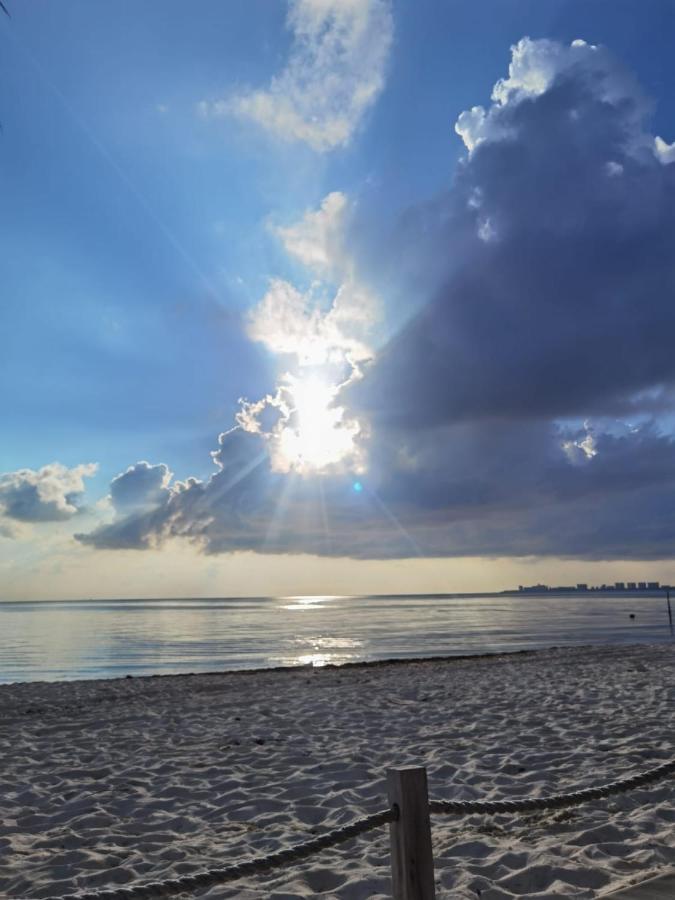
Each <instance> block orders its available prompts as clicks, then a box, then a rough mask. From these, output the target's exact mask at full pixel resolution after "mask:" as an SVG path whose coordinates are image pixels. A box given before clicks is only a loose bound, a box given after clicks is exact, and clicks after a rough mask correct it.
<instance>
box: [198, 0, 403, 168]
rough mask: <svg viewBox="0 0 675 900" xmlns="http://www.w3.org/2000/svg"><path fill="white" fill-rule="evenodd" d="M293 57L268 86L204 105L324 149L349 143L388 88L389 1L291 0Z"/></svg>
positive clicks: (289, 21)
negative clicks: (386, 71)
mask: <svg viewBox="0 0 675 900" xmlns="http://www.w3.org/2000/svg"><path fill="white" fill-rule="evenodd" d="M287 25H288V28H289V30H290V31H291V33H292V35H293V43H292V47H291V50H290V55H289V58H288V60H287V62H286V65H285V67H284V68H283V69H282V71H281V72H280V73H279V74H278V75H275V76H274V77H273V78H272V80H271V82H270V85H269V87H268V88H266V89H259V90H248V91H245V92H243V93H241V94H239V95H238V96H235V97H232V98H229V99H226V100H220V101H217V102H215V103H207V102H202V103H201V104H200V105H199V109H200V112H201V113H202V114H203V115H212V116H219V115H232V114H234V115H237V116H239V117H240V118H243V119H248V120H250V121H253V122H255V123H256V124H257V125H259V126H261V127H262V128H264V129H266V130H267V131H269V132H271V133H273V134H275V135H276V136H277V137H279V138H281V139H282V140H285V141H300V142H303V143H305V144H308V145H309V146H310V147H312V149H314V150H316V151H317V152H326V151H329V150H333V149H335V148H336V147H340V146H344V145H346V144H348V143H349V141H350V140H351V138H352V136H353V135H354V132H355V131H356V129H357V128H358V126H359V123H360V122H361V120H362V119H363V116H364V115H365V113H366V112H367V111H368V110H369V109H370V107H371V106H372V105H373V104H374V103H375V100H376V99H377V97H378V96H379V94H380V93H381V91H382V88H383V87H384V76H385V69H386V64H387V59H388V57H389V50H390V47H391V42H392V33H393V24H392V15H391V7H390V3H389V0H290V8H289V12H288V19H287Z"/></svg>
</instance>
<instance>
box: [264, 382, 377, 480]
mask: <svg viewBox="0 0 675 900" xmlns="http://www.w3.org/2000/svg"><path fill="white" fill-rule="evenodd" d="M339 388H340V385H334V384H330V383H329V382H327V381H325V380H323V379H322V378H321V377H319V376H318V375H315V374H311V375H305V376H297V375H288V376H287V378H286V384H285V394H286V402H285V405H286V407H287V415H286V416H285V418H284V419H282V421H281V422H280V423H279V426H278V429H277V442H276V443H277V454H276V457H277V460H276V461H277V467H278V468H280V469H281V470H283V471H291V470H293V471H296V472H299V473H303V474H308V473H312V472H321V471H323V470H326V469H328V468H331V467H335V466H337V465H339V464H341V463H342V464H346V463H347V462H350V463H352V467H355V465H356V459H357V457H358V447H357V444H356V438H357V436H358V434H359V433H360V431H361V427H360V425H359V423H358V422H357V421H355V420H353V419H348V418H347V417H346V413H345V408H344V407H343V406H339V405H338V404H337V403H336V398H337V394H338V391H339Z"/></svg>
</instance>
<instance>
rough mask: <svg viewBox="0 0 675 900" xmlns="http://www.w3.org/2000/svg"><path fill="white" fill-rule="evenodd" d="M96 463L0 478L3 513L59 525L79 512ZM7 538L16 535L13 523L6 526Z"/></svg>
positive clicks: (21, 519)
mask: <svg viewBox="0 0 675 900" xmlns="http://www.w3.org/2000/svg"><path fill="white" fill-rule="evenodd" d="M97 469H98V465H97V464H96V463H86V464H83V465H79V466H74V467H73V468H72V469H69V468H68V467H67V466H62V465H61V464H60V463H56V462H55V463H51V464H50V465H48V466H43V467H42V468H41V469H37V470H34V469H18V470H17V471H16V472H5V473H4V474H2V475H0V511H1V512H2V515H3V516H4V517H5V518H6V519H14V520H16V521H18V522H58V521H62V520H64V519H70V518H72V517H73V516H75V515H76V514H77V513H78V512H79V511H80V501H81V499H82V496H83V494H84V491H85V485H84V479H85V478H90V477H91V476H92V475H94V474H95V473H96V470H97ZM3 533H4V534H5V536H9V535H11V534H13V533H14V532H13V531H12V526H11V523H5V525H4V526H3Z"/></svg>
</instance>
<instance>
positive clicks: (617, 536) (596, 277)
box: [80, 3, 675, 559]
mask: <svg viewBox="0 0 675 900" xmlns="http://www.w3.org/2000/svg"><path fill="white" fill-rule="evenodd" d="M311 6H312V7H316V10H319V9H321V10H328V9H329V8H331V6H332V5H331V4H329V3H321V4H319V3H316V4H311ZM347 6H349V8H351V5H349V4H348V5H347ZM308 8H309V6H308ZM317 15H318V13H317ZM650 112H651V105H650V103H649V101H648V100H647V98H645V96H644V95H643V93H642V91H641V89H640V87H639V85H637V83H636V82H635V80H634V79H633V77H632V76H631V75H630V73H627V72H626V71H625V70H624V69H623V67H622V66H621V65H620V64H619V63H618V62H617V61H616V60H615V59H614V58H613V57H612V56H611V54H610V53H609V52H608V51H607V50H606V49H604V48H602V47H593V46H591V45H588V44H586V43H584V42H583V41H575V42H574V43H573V44H572V45H571V46H563V45H562V44H559V43H556V42H553V41H532V40H529V39H527V38H524V39H523V40H522V41H520V42H519V43H518V44H517V45H516V46H515V47H514V48H513V53H512V60H511V65H510V67H509V72H508V75H507V76H506V77H505V78H504V79H502V80H500V81H499V82H498V83H497V84H496V85H495V88H494V90H493V94H492V98H491V103H490V104H489V105H488V106H487V107H480V106H476V107H474V108H473V109H471V110H469V111H467V112H464V113H462V114H461V115H460V116H459V117H458V120H457V125H456V132H457V134H458V135H459V136H460V137H461V138H462V140H463V142H464V145H465V148H466V156H465V158H464V159H463V160H462V161H461V163H460V165H459V167H458V170H457V173H456V177H455V179H454V182H453V184H452V187H451V189H450V190H449V191H448V192H447V193H446V194H444V195H443V196H441V197H439V198H437V199H436V200H435V201H434V202H433V203H428V204H425V205H422V206H419V207H417V208H415V209H412V210H410V211H408V213H407V214H406V216H405V217H404V219H403V220H402V221H401V223H400V224H399V226H398V227H397V229H395V230H394V232H393V233H391V234H390V240H388V241H387V242H386V244H387V246H386V254H384V253H383V254H382V256H381V258H379V259H378V258H374V259H372V260H370V269H371V274H372V273H375V274H374V275H373V278H375V279H376V278H377V277H378V273H379V277H380V279H381V281H382V283H385V284H393V283H396V281H397V279H398V280H400V281H401V282H403V281H405V279H408V281H407V282H406V283H407V284H410V289H411V291H412V292H414V296H415V298H416V308H417V310H418V312H417V313H416V314H415V315H414V317H413V318H411V319H410V320H409V321H408V323H407V324H406V326H405V327H404V328H403V329H402V330H401V332H400V333H399V334H397V335H396V336H395V337H394V338H393V339H392V340H391V341H390V342H389V343H388V344H387V346H385V347H383V348H380V349H379V350H378V352H377V353H375V352H374V350H373V348H372V343H371V342H370V341H369V340H367V339H366V338H365V337H364V333H363V332H362V331H359V329H360V328H361V327H362V325H363V322H361V323H359V315H360V314H363V313H364V311H365V318H366V319H367V320H370V318H371V317H372V309H373V305H372V304H371V303H370V302H366V301H365V300H363V299H358V298H359V296H361V295H362V296H363V297H371V296H372V291H367V290H366V289H365V288H364V287H363V284H364V282H363V279H362V278H361V277H360V276H359V272H358V267H357V266H356V265H355V263H354V261H353V260H352V259H350V257H349V255H348V254H347V253H345V250H344V247H345V246H346V243H345V239H344V235H345V229H347V230H348V229H349V227H350V225H349V221H350V220H349V209H350V207H349V203H348V201H347V199H346V198H344V197H343V196H342V195H339V194H335V195H330V196H329V197H327V198H326V200H325V201H324V203H323V204H322V206H321V207H320V208H319V209H318V210H313V211H308V212H307V214H306V215H305V216H304V217H303V219H302V220H301V221H300V222H299V223H296V224H294V225H291V226H288V227H285V228H278V229H277V233H278V236H279V238H280V240H281V241H282V242H283V243H284V245H285V247H286V249H287V250H288V252H289V253H291V254H292V255H294V256H295V257H296V258H297V259H298V260H300V261H301V262H303V263H304V264H305V265H307V266H308V267H309V269H310V270H311V271H312V272H314V273H315V274H316V275H317V276H318V277H319V278H321V279H324V282H322V283H323V284H324V286H325V284H326V283H327V282H329V281H332V282H334V283H335V284H337V285H339V287H338V289H337V291H336V292H335V293H332V294H328V295H325V294H324V293H322V291H325V287H322V288H321V289H320V290H319V291H318V293H317V294H312V292H311V291H310V292H309V293H307V292H303V291H302V290H301V289H300V288H298V287H297V286H294V285H291V284H289V283H287V282H282V281H273V282H272V283H271V284H270V288H269V292H268V294H267V295H266V296H265V297H264V298H263V299H262V301H261V303H260V304H259V306H258V307H257V308H256V309H254V311H253V312H252V315H251V319H250V323H249V325H250V334H251V336H252V337H253V338H254V339H256V340H259V341H262V342H263V343H265V344H266V345H267V346H268V347H269V348H270V349H271V350H273V351H275V352H277V353H279V354H280V357H281V358H287V357H290V358H293V359H294V360H295V365H296V366H299V367H301V368H302V367H303V366H304V367H310V368H311V367H312V366H315V367H316V366H325V365H329V364H330V363H331V354H337V355H338V361H339V362H340V363H341V364H342V365H343V366H344V365H347V377H345V378H344V380H342V381H340V383H339V387H338V390H337V391H336V394H335V397H334V401H333V406H334V407H335V408H340V409H342V410H344V416H345V421H347V420H350V421H356V422H358V423H359V429H358V431H356V432H355V433H354V434H353V435H352V437H353V441H354V445H355V447H357V448H358V451H359V453H358V461H359V464H360V466H361V468H360V469H359V471H358V472H356V470H355V462H354V460H355V459H356V458H357V457H356V455H355V456H354V458H353V459H351V461H350V464H349V465H347V466H342V467H337V468H335V467H333V468H328V469H327V470H326V471H325V472H323V473H322V474H321V475H320V476H319V475H316V474H315V475H313V476H312V475H311V474H309V473H307V472H302V471H301V470H298V469H294V468H293V467H292V466H291V467H290V468H289V469H288V470H286V471H283V467H279V466H278V465H277V464H275V455H274V453H275V447H274V441H273V439H271V438H270V435H274V434H275V433H276V432H275V429H278V423H279V417H281V418H283V417H284V416H286V417H289V418H290V417H292V410H290V409H288V408H287V409H286V410H284V409H283V408H282V406H281V400H282V399H283V397H282V394H277V395H276V396H275V397H272V398H265V399H264V401H262V405H257V406H256V405H255V404H254V405H251V406H249V407H248V409H247V408H246V407H244V410H243V414H244V416H243V418H241V419H240V422H239V425H238V426H237V427H235V428H234V429H232V430H230V431H228V432H225V433H223V434H221V436H220V438H219V445H218V449H217V450H216V451H215V453H214V462H215V463H216V465H217V467H218V470H217V471H216V472H215V473H214V474H213V476H212V477H211V478H210V479H208V480H207V481H204V482H201V481H196V480H192V481H189V482H186V483H177V484H174V485H171V483H170V482H169V481H168V480H167V477H168V473H167V470H166V467H150V469H151V470H153V471H155V469H157V471H156V472H155V475H154V476H153V478H150V481H151V482H152V487H151V489H150V495H151V496H154V500H153V503H152V504H151V505H150V506H149V507H148V506H145V505H143V506H142V508H140V509H136V508H135V506H134V504H133V503H129V504H127V505H126V506H120V505H118V506H117V507H116V518H115V520H114V521H113V522H112V523H110V524H109V525H106V526H103V527H102V528H100V529H98V530H97V531H94V532H93V533H91V534H89V535H81V536H80V540H82V541H84V542H86V543H89V544H91V545H93V546H96V547H118V546H125V547H132V546H135V547H140V548H142V547H148V546H156V545H158V544H161V543H162V541H164V540H166V539H167V538H169V537H176V536H183V537H186V538H187V539H189V540H192V541H194V542H196V543H197V544H198V545H199V546H200V547H202V548H203V549H204V550H205V551H206V552H208V553H220V552H232V551H234V550H239V549H253V550H258V551H261V552H273V553H291V552H308V553H319V554H326V555H333V556H344V555H347V556H353V557H358V558H391V557H402V556H411V555H421V556H467V555H481V556H485V555H494V556H507V555H513V556H545V555H554V556H569V557H576V558H586V559H618V558H625V559H629V558H632V559H639V558H653V559H657V558H669V557H670V558H671V557H673V554H674V551H675V546H674V543H675V539H674V536H675V440H674V438H673V434H672V431H673V429H672V421H673V413H674V412H675V402H674V401H675V354H673V353H672V346H673V338H674V336H675V257H674V255H673V253H672V247H673V246H675V159H674V158H673V154H672V145H670V144H668V143H667V141H666V140H665V139H663V138H660V137H658V136H654V135H653V134H652V133H651V131H650V127H649V116H650ZM380 227H383V226H380ZM366 238H367V236H366ZM366 243H367V240H366ZM372 246H377V241H372ZM410 272H414V273H415V279H414V283H412V284H411V283H410ZM314 290H316V289H314ZM343 290H344V294H345V303H344V305H343V300H342V298H341V296H340V292H341V291H343ZM359 292H361V295H360V294H359ZM322 298H323V299H322ZM348 298H351V299H349V302H347V299H348ZM359 346H363V347H365V348H367V352H365V351H364V353H363V355H362V356H359V352H358V347H359ZM350 354H351V355H350ZM354 370H358V377H355V378H354V377H351V376H350V373H353V371H354ZM282 389H283V384H282V386H281V388H280V390H282ZM246 414H248V418H247V417H246ZM256 423H257V427H256ZM139 465H141V464H139ZM142 465H145V466H147V465H148V464H142ZM350 466H351V468H350ZM132 469H133V470H134V472H135V470H136V467H132ZM129 471H132V470H129ZM127 474H128V473H127ZM142 475H143V477H142V478H141V477H140V475H139V481H138V492H139V494H142V495H143V496H145V497H147V496H148V485H147V480H146V479H148V478H149V474H148V472H147V470H143V472H142ZM122 477H124V476H122ZM134 477H135V476H134ZM128 484H129V487H130V488H131V487H132V483H131V481H129V482H128ZM152 491H159V494H155V495H153V494H152ZM131 493H133V491H131Z"/></svg>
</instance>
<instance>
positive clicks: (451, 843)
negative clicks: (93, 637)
mask: <svg viewBox="0 0 675 900" xmlns="http://www.w3.org/2000/svg"><path fill="white" fill-rule="evenodd" d="M0 753H1V754H2V765H1V768H0V893H1V894H2V896H5V897H15V898H38V897H45V896H48V895H49V894H65V893H68V892H72V891H74V890H76V889H79V888H83V887H85V886H87V887H102V886H104V885H106V886H107V885H115V884H126V883H131V882H135V881H142V880H153V879H161V878H163V877H169V876H171V875H172V874H176V873H183V872H191V871H196V870H199V869H203V868H206V867H209V866H221V865H225V864H227V863H228V862H236V861H239V860H242V859H244V858H247V857H249V856H250V855H253V854H258V853H265V852H268V851H271V850H275V849H278V848H281V847H285V846H291V845H293V844H294V843H296V842H299V841H301V840H302V839H303V838H306V837H307V836H309V835H310V834H312V832H313V831H320V830H322V829H327V828H331V827H334V826H336V825H339V824H347V823H349V822H351V821H352V820H353V819H354V818H356V817H358V816H361V815H363V814H366V813H370V812H374V811H377V810H379V809H381V808H384V807H385V806H386V785H385V770H386V768H387V767H389V766H397V765H419V764H423V765H426V766H427V768H428V772H429V786H430V794H431V795H432V796H433V797H438V798H483V797H520V796H525V795H543V794H546V793H549V792H555V791H561V790H570V789H573V788H576V787H584V786H590V785H593V784H597V783H599V782H604V781H607V780H613V779H615V778H620V777H623V776H627V775H629V774H633V773H634V772H636V771H641V770H643V769H645V768H649V767H652V766H655V765H658V764H659V763H660V762H663V761H666V760H668V759H671V758H672V757H673V754H675V648H673V647H672V646H649V647H647V646H645V647H630V648H609V649H598V648H583V649H571V650H552V651H546V652H540V653H533V654H517V655H510V656H498V657H485V658H476V659H473V660H448V661H431V662H410V663H406V664H403V665H401V664H397V665H386V664H385V665H378V666H371V667H369V666H355V667H347V668H343V669H316V670H314V671H311V670H310V671H308V670H295V671H293V670H287V671H283V672H280V671H266V672H250V673H225V674H215V675H198V676H164V677H154V678H134V679H120V680H114V681H89V682H68V683H57V684H47V683H33V684H17V685H5V686H2V687H0ZM432 832H433V842H434V855H435V861H436V880H437V892H438V896H439V897H447V898H477V897H480V898H481V900H502V898H512V897H536V898H541V900H543V898H547V897H557V898H560V897H596V896H600V895H602V894H603V893H605V892H606V891H607V890H608V889H610V888H611V887H614V886H618V885H620V884H623V883H630V882H631V881H632V880H634V879H636V878H638V877H640V876H643V875H648V874H651V873H653V872H656V871H658V870H659V868H660V867H664V866H668V865H672V864H675V784H674V783H673V781H672V780H671V781H666V782H663V783H660V784H657V785H654V786H652V787H648V788H643V789H638V790H635V791H633V792H631V793H629V794H627V795H624V796H620V797H617V798H613V799H608V800H605V801H598V802H595V803H591V804H587V805H585V806H583V807H579V808H574V809H571V810H560V811H557V812H550V813H545V812H544V813H532V814H527V815H522V816H519V817H513V816H508V815H496V816H490V817H487V816H486V817H483V816H469V817H464V818H458V819H451V818H448V817H441V816H434V817H433V819H432ZM388 866H389V859H388V836H387V833H386V829H380V830H379V831H374V832H371V833H370V834H369V835H367V836H365V837H363V838H360V839H357V840H353V841H350V842H349V843H347V844H345V845H343V846H341V847H339V848H336V849H333V850H328V851H325V852H323V853H321V854H319V855H317V856H315V857H313V858H312V859H310V860H308V861H307V862H304V863H299V864H297V865H294V866H291V867H289V868H286V869H280V870H277V871H276V872H273V873H270V874H268V875H265V876H260V877H258V878H255V879H253V878H252V879H248V880H245V881H241V882H237V883H234V884H232V885H229V886H226V887H219V888H212V889H211V890H210V891H202V892H201V894H199V893H198V894H196V895H195V896H203V897H209V898H225V897H240V898H262V897H266V898H268V897H269V898H274V900H282V898H291V897H313V896H317V895H320V896H325V897H339V898H353V900H356V898H366V897H386V896H389V890H390V883H389V870H388Z"/></svg>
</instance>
